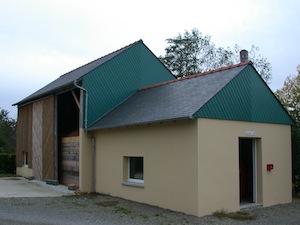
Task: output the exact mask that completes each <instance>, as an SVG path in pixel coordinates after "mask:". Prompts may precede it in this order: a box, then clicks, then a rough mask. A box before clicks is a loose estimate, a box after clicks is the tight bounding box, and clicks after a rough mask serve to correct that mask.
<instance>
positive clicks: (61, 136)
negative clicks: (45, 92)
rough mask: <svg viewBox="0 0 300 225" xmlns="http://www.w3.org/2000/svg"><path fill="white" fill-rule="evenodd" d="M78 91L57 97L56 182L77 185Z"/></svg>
mask: <svg viewBox="0 0 300 225" xmlns="http://www.w3.org/2000/svg"><path fill="white" fill-rule="evenodd" d="M75 98H76V99H77V100H78V99H79V98H80V91H79V89H75V90H73V91H68V92H65V93H63V94H60V95H58V96H57V134H58V141H57V142H58V165H57V166H58V180H59V181H60V183H61V184H65V185H68V184H75V185H78V184H79V107H78V105H77V103H76V101H75Z"/></svg>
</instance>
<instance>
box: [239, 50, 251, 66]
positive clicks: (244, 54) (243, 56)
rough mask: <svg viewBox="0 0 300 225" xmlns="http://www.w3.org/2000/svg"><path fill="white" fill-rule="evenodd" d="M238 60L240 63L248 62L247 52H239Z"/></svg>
mask: <svg viewBox="0 0 300 225" xmlns="http://www.w3.org/2000/svg"><path fill="white" fill-rule="evenodd" d="M240 60H241V63H242V62H247V61H248V60H249V59H248V51H247V50H242V51H240Z"/></svg>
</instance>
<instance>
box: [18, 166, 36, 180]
mask: <svg viewBox="0 0 300 225" xmlns="http://www.w3.org/2000/svg"><path fill="white" fill-rule="evenodd" d="M16 174H17V175H18V176H21V177H27V178H30V177H33V171H32V169H31V168H28V166H22V167H16Z"/></svg>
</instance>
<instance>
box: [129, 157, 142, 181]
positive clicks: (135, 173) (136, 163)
mask: <svg viewBox="0 0 300 225" xmlns="http://www.w3.org/2000/svg"><path fill="white" fill-rule="evenodd" d="M128 171H129V172H128V175H129V176H128V180H129V181H133V182H139V183H143V182H144V160H143V157H128Z"/></svg>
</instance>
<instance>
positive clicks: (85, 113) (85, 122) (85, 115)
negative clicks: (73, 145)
mask: <svg viewBox="0 0 300 225" xmlns="http://www.w3.org/2000/svg"><path fill="white" fill-rule="evenodd" d="M74 86H75V87H77V88H79V89H80V90H82V91H83V92H85V109H84V131H85V133H86V134H87V135H88V131H87V121H88V120H87V115H88V91H87V90H86V89H85V88H83V87H81V86H79V85H78V84H77V80H74ZM88 136H89V137H90V138H91V139H92V193H94V192H95V137H94V136H93V135H88Z"/></svg>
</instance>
